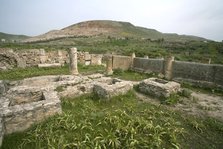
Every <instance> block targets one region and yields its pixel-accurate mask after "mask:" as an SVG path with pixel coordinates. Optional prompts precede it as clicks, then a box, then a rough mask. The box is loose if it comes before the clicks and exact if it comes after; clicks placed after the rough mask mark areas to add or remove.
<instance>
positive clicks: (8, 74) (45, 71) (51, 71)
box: [0, 65, 105, 80]
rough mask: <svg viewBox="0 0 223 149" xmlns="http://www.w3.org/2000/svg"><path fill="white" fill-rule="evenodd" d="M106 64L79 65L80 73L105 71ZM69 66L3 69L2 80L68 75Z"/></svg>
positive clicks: (0, 75) (0, 78) (0, 74)
mask: <svg viewBox="0 0 223 149" xmlns="http://www.w3.org/2000/svg"><path fill="white" fill-rule="evenodd" d="M104 69H105V68H104V66H93V65H89V66H83V65H78V70H79V73H81V74H91V73H97V72H103V71H104ZM68 74H70V73H69V67H68V65H65V66H63V67H52V68H38V67H27V68H25V69H22V68H16V69H13V70H8V71H1V73H0V80H20V79H24V78H29V77H35V76H42V75H68Z"/></svg>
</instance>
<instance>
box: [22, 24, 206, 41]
mask: <svg viewBox="0 0 223 149" xmlns="http://www.w3.org/2000/svg"><path fill="white" fill-rule="evenodd" d="M83 36H85V37H93V36H99V37H102V36H111V37H114V38H147V39H152V40H158V39H165V40H167V41H177V42H186V41H205V40H207V39H204V38H201V37H195V36H187V35H178V34H166V33H161V32H159V31H156V30H155V29H147V28H143V27H137V26H134V25H133V24H131V23H129V22H118V21H109V20H94V21H85V22H80V23H77V24H74V25H71V26H68V27H66V28H64V29H62V30H53V31H50V32H47V33H45V34H42V35H39V36H36V37H33V38H30V39H28V40H26V41H27V42H36V41H48V40H52V39H60V38H67V37H83Z"/></svg>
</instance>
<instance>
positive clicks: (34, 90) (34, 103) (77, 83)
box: [0, 74, 133, 143]
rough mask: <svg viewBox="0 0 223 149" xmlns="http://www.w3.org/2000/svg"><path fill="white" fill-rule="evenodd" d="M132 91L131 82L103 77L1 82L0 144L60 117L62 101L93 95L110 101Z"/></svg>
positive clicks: (70, 76) (60, 76) (62, 77)
mask: <svg viewBox="0 0 223 149" xmlns="http://www.w3.org/2000/svg"><path fill="white" fill-rule="evenodd" d="M132 87H133V84H132V82H130V81H122V80H119V79H113V78H110V77H105V76H104V75H102V74H93V75H88V76H82V75H52V76H40V77H33V78H27V79H23V80H19V81H8V82H4V81H0V90H1V94H0V107H1V108H0V143H1V139H2V138H3V135H4V134H10V133H13V132H18V131H23V130H25V129H27V128H29V127H30V126H31V125H32V124H34V123H38V122H41V121H43V120H44V119H46V118H47V117H49V116H52V115H55V114H60V113H61V112H62V110H61V104H60V103H61V102H60V98H61V97H77V96H80V95H82V94H86V93H93V92H94V93H96V94H98V95H99V97H105V98H106V99H109V98H110V97H112V96H116V95H119V94H124V93H126V92H127V91H128V90H130V89H132ZM101 91H103V92H104V93H101Z"/></svg>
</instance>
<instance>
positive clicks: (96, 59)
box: [91, 54, 102, 65]
mask: <svg viewBox="0 0 223 149" xmlns="http://www.w3.org/2000/svg"><path fill="white" fill-rule="evenodd" d="M101 61H102V55H101V54H91V65H101Z"/></svg>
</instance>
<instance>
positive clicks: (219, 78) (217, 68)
mask: <svg viewBox="0 0 223 149" xmlns="http://www.w3.org/2000/svg"><path fill="white" fill-rule="evenodd" d="M213 68H214V74H215V75H214V83H216V84H220V85H222V86H223V65H213Z"/></svg>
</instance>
